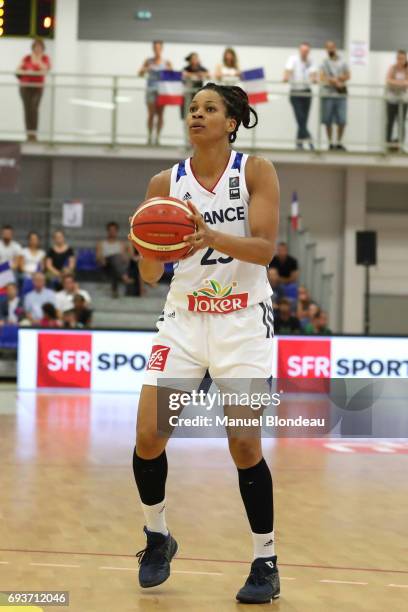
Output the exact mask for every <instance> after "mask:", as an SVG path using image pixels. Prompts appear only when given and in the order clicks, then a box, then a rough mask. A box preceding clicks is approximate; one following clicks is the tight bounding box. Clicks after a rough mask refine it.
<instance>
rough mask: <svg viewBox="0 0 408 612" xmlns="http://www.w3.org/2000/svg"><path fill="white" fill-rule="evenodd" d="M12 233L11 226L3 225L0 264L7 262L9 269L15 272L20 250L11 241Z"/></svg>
mask: <svg viewBox="0 0 408 612" xmlns="http://www.w3.org/2000/svg"><path fill="white" fill-rule="evenodd" d="M13 233H14V231H13V228H12V227H11V225H3V227H2V230H1V240H0V264H2V263H6V261H8V262H9V263H10V268H12V269H13V270H15V269H16V268H17V267H18V263H19V258H20V255H21V252H22V248H21V245H20V244H19V243H18V242H16V241H15V240H13Z"/></svg>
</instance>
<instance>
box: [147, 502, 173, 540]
mask: <svg viewBox="0 0 408 612" xmlns="http://www.w3.org/2000/svg"><path fill="white" fill-rule="evenodd" d="M165 508H166V500H165V499H163V501H161V502H159V503H158V504H154V505H153V506H147V505H146V504H143V503H142V509H143V514H144V515H145V521H146V527H147V529H148V530H149V531H155V532H156V533H162V534H163V535H168V533H169V530H168V529H167V525H166V510H165Z"/></svg>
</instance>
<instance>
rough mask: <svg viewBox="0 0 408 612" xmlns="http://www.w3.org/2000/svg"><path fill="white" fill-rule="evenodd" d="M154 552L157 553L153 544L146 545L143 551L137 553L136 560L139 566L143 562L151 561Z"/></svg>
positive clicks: (156, 548)
mask: <svg viewBox="0 0 408 612" xmlns="http://www.w3.org/2000/svg"><path fill="white" fill-rule="evenodd" d="M155 552H159V551H158V547H157V545H154V544H150V545H149V544H148V545H147V546H146V548H143V550H139V552H137V553H136V558H137V560H138V562H139V565H141V564H142V563H143V561H150V560H152V559H153V557H154V553H155Z"/></svg>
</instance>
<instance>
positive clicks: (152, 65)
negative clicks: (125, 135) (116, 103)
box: [139, 40, 173, 145]
mask: <svg viewBox="0 0 408 612" xmlns="http://www.w3.org/2000/svg"><path fill="white" fill-rule="evenodd" d="M153 54H154V56H153V57H149V58H148V59H147V60H145V62H144V63H143V66H142V67H141V69H140V70H139V76H140V77H143V76H145V75H147V89H146V104H147V112H148V117H147V130H148V139H147V144H148V145H151V144H152V135H153V127H154V118H155V117H157V122H156V138H155V140H154V144H156V145H158V144H159V140H160V132H161V130H162V128H163V112H164V106H159V105H158V104H157V96H158V93H159V80H160V72H161V71H162V70H172V69H173V68H172V65H171V63H170V62H169V61H168V60H165V59H163V42H162V41H161V40H155V41H154V42H153Z"/></svg>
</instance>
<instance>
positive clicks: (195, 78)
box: [180, 53, 210, 119]
mask: <svg viewBox="0 0 408 612" xmlns="http://www.w3.org/2000/svg"><path fill="white" fill-rule="evenodd" d="M185 60H186V62H188V64H187V65H186V66H184V69H183V81H184V85H185V87H186V90H187V91H186V92H185V93H184V102H183V104H182V105H181V107H180V110H181V118H182V119H184V118H185V116H186V115H187V114H188V109H189V108H190V104H191V100H192V99H193V97H194V96H195V94H196V92H197V91H198V90H199V89H200V87H202V86H203V85H204V81H205V80H207V79H209V78H210V73H209V72H208V70H207V68H204V66H202V65H201V62H200V58H199V56H198V53H190V54H189V55H187V57H186V58H185Z"/></svg>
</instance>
